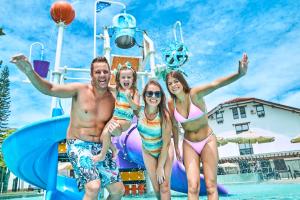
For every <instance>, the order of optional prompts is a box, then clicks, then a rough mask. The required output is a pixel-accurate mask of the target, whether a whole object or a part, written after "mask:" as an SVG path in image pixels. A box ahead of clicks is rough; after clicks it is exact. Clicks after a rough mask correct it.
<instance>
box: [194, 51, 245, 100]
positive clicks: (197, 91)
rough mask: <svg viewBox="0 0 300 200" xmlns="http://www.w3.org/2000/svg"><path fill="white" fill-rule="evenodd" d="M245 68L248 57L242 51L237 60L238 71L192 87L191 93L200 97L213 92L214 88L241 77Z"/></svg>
mask: <svg viewBox="0 0 300 200" xmlns="http://www.w3.org/2000/svg"><path fill="white" fill-rule="evenodd" d="M247 69H248V57H247V54H246V53H244V54H243V58H242V60H240V61H239V70H238V72H236V73H234V74H231V75H229V76H226V77H222V78H219V79H217V80H215V81H213V82H211V83H209V84H205V85H200V86H197V87H194V88H192V89H191V94H192V95H196V96H197V97H200V98H202V97H203V96H205V95H207V94H209V93H211V92H213V91H214V90H216V89H218V88H220V87H223V86H225V85H228V84H230V83H232V82H234V81H236V80H238V79H239V78H241V77H242V76H244V75H245V74H246V72H247Z"/></svg>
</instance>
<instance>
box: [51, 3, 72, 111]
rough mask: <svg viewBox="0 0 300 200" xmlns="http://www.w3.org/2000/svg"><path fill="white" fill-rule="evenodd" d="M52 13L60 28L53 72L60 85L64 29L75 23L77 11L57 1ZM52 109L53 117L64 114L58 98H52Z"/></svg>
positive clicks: (67, 4) (56, 81)
mask: <svg viewBox="0 0 300 200" xmlns="http://www.w3.org/2000/svg"><path fill="white" fill-rule="evenodd" d="M50 12H51V17H52V19H53V21H55V23H56V24H57V26H58V36H57V44H56V55H55V65H54V71H53V72H52V77H53V80H52V82H53V83H56V84H59V83H60V77H61V73H60V71H59V67H60V58H61V51H62V41H63V34H64V28H65V26H67V25H69V24H70V23H71V22H72V21H73V19H74V17H75V11H74V9H73V7H72V5H71V4H70V3H68V2H66V1H57V2H55V3H54V4H53V5H52V6H51V10H50ZM51 109H52V116H53V117H54V116H58V115H61V114H62V110H61V108H59V101H58V99H57V98H56V97H52V102H51Z"/></svg>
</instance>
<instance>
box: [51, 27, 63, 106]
mask: <svg viewBox="0 0 300 200" xmlns="http://www.w3.org/2000/svg"><path fill="white" fill-rule="evenodd" d="M57 25H58V36H57V45H56V55H55V65H54V71H53V72H52V77H53V79H52V82H53V83H54V84H59V82H60V76H61V73H60V71H59V67H60V58H61V51H62V42H63V34H64V27H65V24H64V23H63V22H59V23H58V24H57ZM57 107H58V99H57V98H56V97H52V102H51V111H53V109H54V108H57Z"/></svg>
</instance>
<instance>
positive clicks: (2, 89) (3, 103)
mask: <svg viewBox="0 0 300 200" xmlns="http://www.w3.org/2000/svg"><path fill="white" fill-rule="evenodd" d="M0 68H2V62H0ZM9 108H10V93H9V70H8V67H7V66H4V67H3V69H2V70H1V74H0V134H4V133H5V132H6V131H7V130H8V118H9V114H10V109H9Z"/></svg>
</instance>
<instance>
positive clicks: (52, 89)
mask: <svg viewBox="0 0 300 200" xmlns="http://www.w3.org/2000/svg"><path fill="white" fill-rule="evenodd" d="M11 63H13V64H15V65H16V66H17V67H18V68H19V70H21V71H22V72H23V73H24V74H25V75H26V76H27V77H28V79H29V80H30V82H31V83H32V85H33V86H34V87H35V88H37V89H38V90H39V91H40V92H42V93H43V94H46V95H49V96H55V97H60V98H69V97H73V96H75V95H76V94H77V92H78V90H79V88H80V87H82V84H80V83H71V84H67V85H59V84H53V83H50V82H49V81H47V80H45V79H43V78H41V77H40V76H39V75H38V74H37V73H36V72H35V71H34V70H33V68H32V65H31V63H30V62H29V61H28V59H27V58H26V57H25V56H24V55H17V56H13V57H12V59H11Z"/></svg>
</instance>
